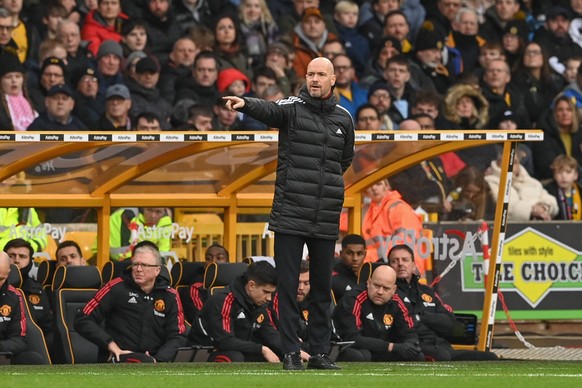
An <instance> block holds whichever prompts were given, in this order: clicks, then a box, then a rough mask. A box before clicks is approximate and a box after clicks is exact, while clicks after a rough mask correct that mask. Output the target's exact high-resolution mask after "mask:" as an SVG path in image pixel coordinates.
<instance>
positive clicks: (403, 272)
mask: <svg viewBox="0 0 582 388" xmlns="http://www.w3.org/2000/svg"><path fill="white" fill-rule="evenodd" d="M388 263H389V264H390V266H391V267H392V268H393V269H394V270H395V271H396V274H397V277H398V281H397V282H396V284H397V288H398V289H397V295H398V296H400V299H401V300H402V301H403V302H404V304H405V305H406V308H407V309H408V311H409V313H410V315H411V316H412V318H413V319H414V320H415V322H416V326H417V333H418V339H419V342H420V347H421V349H422V352H423V353H424V355H425V357H426V358H427V359H428V360H433V361H480V360H496V359H497V356H496V355H495V353H492V352H480V351H475V350H455V349H453V347H452V346H451V344H450V343H449V342H448V341H447V340H446V339H445V338H447V337H451V336H452V335H453V333H454V331H455V330H459V329H460V330H463V327H460V326H459V324H458V323H457V321H456V319H455V315H454V314H453V312H452V311H453V309H452V308H451V307H450V306H449V305H447V304H444V303H443V301H442V300H441V298H440V297H439V296H438V294H437V293H436V292H435V291H434V290H433V289H432V288H431V287H429V286H427V285H426V284H422V283H419V281H418V280H419V277H418V275H415V274H414V272H415V265H414V252H413V251H412V249H411V248H410V247H409V246H408V245H404V244H402V245H395V246H394V247H392V249H391V250H390V252H388Z"/></svg>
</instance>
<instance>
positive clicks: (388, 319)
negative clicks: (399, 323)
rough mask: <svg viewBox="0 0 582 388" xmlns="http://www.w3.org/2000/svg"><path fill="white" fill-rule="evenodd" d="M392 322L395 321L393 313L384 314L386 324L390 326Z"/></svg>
mask: <svg viewBox="0 0 582 388" xmlns="http://www.w3.org/2000/svg"><path fill="white" fill-rule="evenodd" d="M392 322H394V317H393V316H392V314H384V324H385V325H386V326H390V325H392Z"/></svg>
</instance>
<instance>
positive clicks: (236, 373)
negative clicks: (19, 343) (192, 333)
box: [3, 369, 582, 378]
mask: <svg viewBox="0 0 582 388" xmlns="http://www.w3.org/2000/svg"><path fill="white" fill-rule="evenodd" d="M225 372H226V371H224V370H223V371H200V370H192V371H191V372H186V371H175V370H173V371H172V370H157V369H149V370H147V371H124V375H131V376H152V377H153V376H187V377H190V376H224V375H226V374H228V375H231V376H298V375H299V374H298V373H289V372H285V371H258V370H257V371H228V372H227V373H225ZM301 373H303V374H306V375H309V376H326V377H332V376H334V377H345V376H350V375H353V376H368V377H386V376H393V377H411V376H418V377H455V378H463V377H464V376H462V375H460V374H458V373H443V372H438V373H436V372H434V373H426V372H424V373H413V372H407V373H402V372H393V371H385V372H383V373H376V372H357V371H353V372H351V371H350V372H348V371H344V372H332V373H330V372H322V371H310V370H307V371H304V372H301ZM3 374H4V373H3ZM5 374H6V375H12V376H24V375H28V373H23V372H8V373H5ZM35 375H46V376H49V375H51V376H55V375H61V376H111V372H109V371H103V372H89V371H86V372H81V371H77V372H76V371H51V372H41V371H38V372H36V373H35ZM471 376H472V377H508V375H507V374H506V373H494V372H488V373H472V374H471ZM510 377H568V378H581V377H582V373H564V374H562V373H512V374H511V375H510Z"/></svg>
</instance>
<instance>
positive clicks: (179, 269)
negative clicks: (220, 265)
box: [170, 261, 206, 289]
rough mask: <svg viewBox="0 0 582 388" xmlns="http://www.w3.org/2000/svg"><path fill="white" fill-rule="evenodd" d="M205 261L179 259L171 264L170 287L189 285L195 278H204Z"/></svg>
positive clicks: (176, 287)
mask: <svg viewBox="0 0 582 388" xmlns="http://www.w3.org/2000/svg"><path fill="white" fill-rule="evenodd" d="M205 266H206V263H202V262H188V261H180V262H177V263H176V264H174V265H173V266H172V270H171V272H170V274H171V275H172V287H174V288H175V289H178V287H183V286H187V287H190V286H191V285H192V283H194V281H195V280H196V279H197V278H204V269H205Z"/></svg>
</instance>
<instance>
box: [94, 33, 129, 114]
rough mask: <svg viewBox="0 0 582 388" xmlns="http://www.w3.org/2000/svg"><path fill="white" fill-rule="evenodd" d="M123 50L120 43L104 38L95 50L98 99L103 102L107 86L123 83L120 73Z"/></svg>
mask: <svg viewBox="0 0 582 388" xmlns="http://www.w3.org/2000/svg"><path fill="white" fill-rule="evenodd" d="M122 62H123V50H122V48H121V45H120V44H119V43H117V42H114V41H112V40H106V41H105V42H103V43H102V44H101V46H100V47H99V51H98V52H97V69H96V70H97V71H96V74H97V79H98V80H99V93H98V94H97V96H98V100H99V101H101V103H105V93H106V91H107V88H108V87H110V86H111V85H115V84H123V83H124V81H123V73H122Z"/></svg>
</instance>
